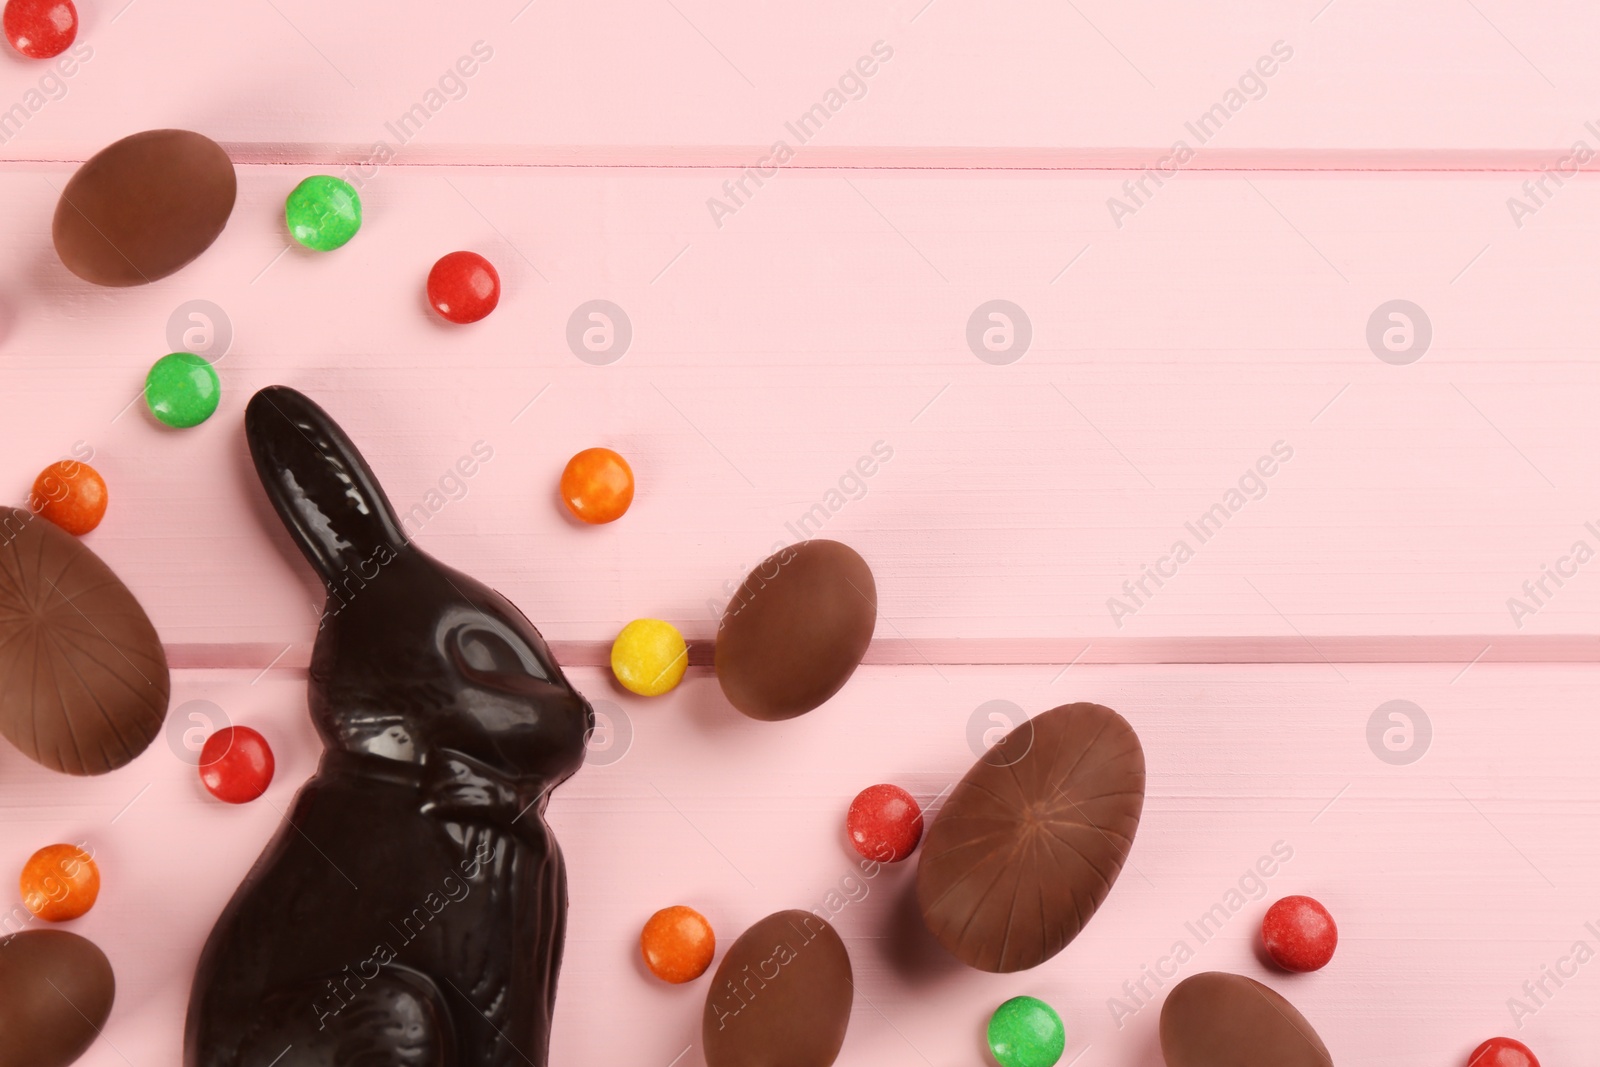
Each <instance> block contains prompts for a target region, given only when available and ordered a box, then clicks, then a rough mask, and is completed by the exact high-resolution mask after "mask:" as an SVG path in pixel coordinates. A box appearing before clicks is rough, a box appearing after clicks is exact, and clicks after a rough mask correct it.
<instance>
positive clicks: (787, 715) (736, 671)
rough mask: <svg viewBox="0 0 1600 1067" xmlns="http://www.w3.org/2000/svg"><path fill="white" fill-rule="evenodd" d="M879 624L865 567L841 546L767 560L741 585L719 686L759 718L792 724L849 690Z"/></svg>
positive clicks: (720, 644) (722, 649) (730, 613)
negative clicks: (853, 676) (848, 687)
mask: <svg viewBox="0 0 1600 1067" xmlns="http://www.w3.org/2000/svg"><path fill="white" fill-rule="evenodd" d="M877 620H878V587H877V585H876V583H874V582H873V580H872V569H871V568H870V567H868V566H867V562H866V560H864V559H862V558H861V557H860V556H859V555H857V554H856V551H855V550H854V549H853V548H851V547H850V546H848V545H842V544H840V543H839V542H838V541H802V542H801V543H800V544H798V545H791V546H790V547H788V548H785V549H782V550H781V551H778V552H776V553H774V554H773V555H771V556H768V557H767V558H766V559H765V560H763V561H762V562H761V565H760V566H758V567H756V569H755V570H753V571H751V572H750V576H749V577H747V578H746V579H745V580H744V584H742V585H741V586H739V590H738V592H736V593H734V595H733V599H731V600H729V601H728V606H727V608H726V609H724V611H723V614H722V625H721V628H720V629H718V631H717V650H716V660H717V680H718V681H719V682H721V683H722V691H723V693H724V694H726V695H727V697H728V701H729V703H731V704H732V705H733V706H734V707H736V708H738V709H739V710H740V711H742V712H744V713H745V714H746V715H748V716H750V717H751V718H752V719H764V720H767V721H769V722H772V721H776V720H779V719H792V718H794V717H795V716H796V715H804V714H805V713H806V712H808V711H811V710H812V709H813V708H816V707H817V706H819V705H820V704H822V703H823V702H824V701H826V700H827V699H828V698H829V697H831V696H833V695H834V694H835V693H837V692H838V691H839V690H840V689H841V688H843V687H844V683H845V682H847V681H849V680H850V675H852V674H854V673H855V669H856V667H858V666H859V665H860V663H861V657H862V656H864V655H866V652H867V645H868V643H870V642H871V640H872V630H873V627H874V626H875V625H876V623H877Z"/></svg>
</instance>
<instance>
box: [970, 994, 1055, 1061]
mask: <svg viewBox="0 0 1600 1067" xmlns="http://www.w3.org/2000/svg"><path fill="white" fill-rule="evenodd" d="M1066 1047H1067V1030H1066V1027H1064V1026H1062V1025H1061V1016H1059V1015H1057V1014H1056V1010H1055V1009H1054V1008H1052V1007H1051V1006H1050V1005H1048V1004H1046V1003H1045V1002H1044V1001H1042V1000H1040V999H1038V998H1037V997H1012V998H1011V999H1010V1000H1008V1001H1006V1002H1005V1003H1004V1004H1002V1005H1000V1006H999V1007H998V1008H996V1009H995V1010H994V1014H993V1015H991V1016H989V1051H990V1053H992V1054H993V1055H994V1060H995V1062H996V1063H998V1064H999V1065H1000V1067H1052V1065H1053V1064H1054V1063H1055V1062H1056V1061H1057V1060H1059V1059H1060V1058H1061V1053H1062V1052H1063V1051H1064V1050H1065V1049H1066Z"/></svg>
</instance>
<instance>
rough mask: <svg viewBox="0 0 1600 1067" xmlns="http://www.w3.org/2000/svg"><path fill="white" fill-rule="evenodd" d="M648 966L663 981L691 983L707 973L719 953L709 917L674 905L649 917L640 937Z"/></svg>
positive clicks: (640, 943)
mask: <svg viewBox="0 0 1600 1067" xmlns="http://www.w3.org/2000/svg"><path fill="white" fill-rule="evenodd" d="M639 950H640V951H641V952H643V953H644V962H645V966H646V967H649V968H650V973H651V974H653V975H655V976H656V977H657V978H659V979H661V980H662V981H664V982H673V983H680V982H692V981H694V980H695V979H696V978H699V977H700V976H701V975H702V974H705V973H706V968H707V967H709V966H711V957H712V956H714V955H716V953H717V937H716V935H715V934H713V933H712V932H711V924H710V923H708V922H706V917H705V916H704V915H701V914H700V913H699V912H698V911H695V910H694V909H693V908H688V907H685V906H684V905H682V904H674V905H673V906H672V907H670V908H662V909H661V910H660V911H658V912H656V913H655V914H654V915H652V916H650V921H649V922H647V923H645V924H644V932H643V933H641V934H640V935H639Z"/></svg>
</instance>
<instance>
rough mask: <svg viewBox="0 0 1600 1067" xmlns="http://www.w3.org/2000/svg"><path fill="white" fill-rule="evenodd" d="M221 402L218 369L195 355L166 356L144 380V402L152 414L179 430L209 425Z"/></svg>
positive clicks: (173, 354) (186, 353)
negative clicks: (205, 423) (209, 420)
mask: <svg viewBox="0 0 1600 1067" xmlns="http://www.w3.org/2000/svg"><path fill="white" fill-rule="evenodd" d="M221 399H222V383H221V382H219V381H218V380H217V372H216V369H215V368H214V367H212V366H211V364H209V363H207V362H206V361H205V360H204V359H202V358H201V357H199V356H197V355H195V354H194V353H193V352H174V353H172V354H171V355H170V356H162V357H161V358H160V359H158V360H156V362H155V366H153V367H151V368H150V373H149V374H148V375H146V376H145V379H144V402H145V403H146V404H149V405H150V413H151V414H152V415H154V416H155V417H156V418H158V419H160V420H161V421H162V422H164V423H166V424H167V425H168V426H176V427H178V428H179V429H183V428H185V427H188V426H198V425H200V424H201V423H202V422H205V421H206V420H207V419H209V418H210V417H211V413H212V412H214V411H216V410H217V402H218V401H219V400H221Z"/></svg>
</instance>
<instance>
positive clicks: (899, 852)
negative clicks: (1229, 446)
mask: <svg viewBox="0 0 1600 1067" xmlns="http://www.w3.org/2000/svg"><path fill="white" fill-rule="evenodd" d="M845 826H846V827H847V828H848V830H849V832H850V843H851V844H852V845H854V846H855V849H856V851H857V852H859V853H861V854H862V855H863V856H865V857H866V858H867V859H869V860H878V861H879V862H882V863H899V862H900V861H901V860H903V859H905V858H906V857H907V856H909V855H911V853H912V852H914V851H916V848H917V842H919V841H921V840H922V809H921V808H920V807H918V806H917V801H916V798H915V797H913V796H912V795H911V794H910V793H907V792H906V791H905V790H904V789H901V788H900V787H899V786H897V785H869V786H868V787H867V788H865V789H863V790H862V791H861V792H859V793H857V794H856V798H855V799H854V800H852V801H851V802H850V814H849V816H848V817H846V819H845Z"/></svg>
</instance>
